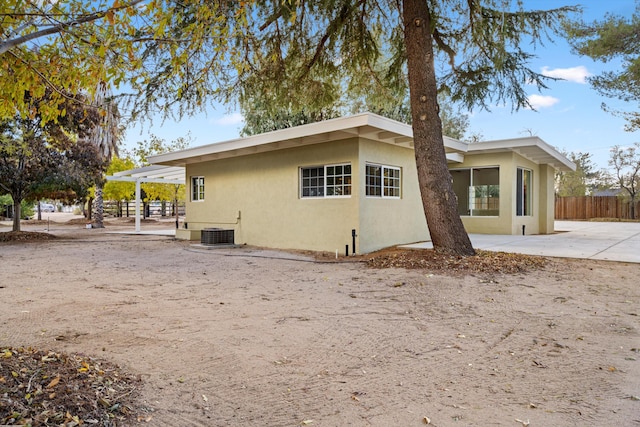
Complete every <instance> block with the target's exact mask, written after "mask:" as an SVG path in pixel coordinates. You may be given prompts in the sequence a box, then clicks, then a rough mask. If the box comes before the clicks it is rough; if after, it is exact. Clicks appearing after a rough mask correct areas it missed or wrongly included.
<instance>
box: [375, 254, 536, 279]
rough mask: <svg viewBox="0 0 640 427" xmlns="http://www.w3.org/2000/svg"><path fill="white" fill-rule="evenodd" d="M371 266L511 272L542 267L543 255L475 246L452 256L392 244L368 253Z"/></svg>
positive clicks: (451, 271) (453, 271)
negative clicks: (463, 254) (472, 250)
mask: <svg viewBox="0 0 640 427" xmlns="http://www.w3.org/2000/svg"><path fill="white" fill-rule="evenodd" d="M366 262H367V265H368V266H369V267H372V268H407V269H424V270H428V271H433V272H438V273H445V274H451V273H453V274H469V273H486V274H513V273H521V272H524V271H530V270H536V269H539V268H542V267H544V265H545V264H546V262H547V260H546V258H543V257H539V256H531V255H522V254H514V253H507V252H492V251H483V250H476V255H474V256H467V257H461V256H452V255H445V254H441V253H438V252H436V251H434V250H433V249H400V248H392V249H386V250H382V251H379V252H374V253H372V254H370V255H368V256H367V258H366Z"/></svg>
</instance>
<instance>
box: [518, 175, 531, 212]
mask: <svg viewBox="0 0 640 427" xmlns="http://www.w3.org/2000/svg"><path fill="white" fill-rule="evenodd" d="M525 172H526V173H528V177H529V179H528V180H527V181H528V182H525ZM515 199H516V216H518V217H521V216H533V170H532V169H528V168H522V167H518V168H516V197H515Z"/></svg>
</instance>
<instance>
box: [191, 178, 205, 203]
mask: <svg viewBox="0 0 640 427" xmlns="http://www.w3.org/2000/svg"><path fill="white" fill-rule="evenodd" d="M191 201H192V202H203V201H204V176H192V177H191Z"/></svg>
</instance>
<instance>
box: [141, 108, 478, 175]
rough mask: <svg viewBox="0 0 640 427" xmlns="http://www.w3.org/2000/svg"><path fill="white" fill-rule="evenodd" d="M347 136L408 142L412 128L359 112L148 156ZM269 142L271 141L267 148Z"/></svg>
mask: <svg viewBox="0 0 640 427" xmlns="http://www.w3.org/2000/svg"><path fill="white" fill-rule="evenodd" d="M349 136H354V137H356V136H359V137H363V138H369V139H374V140H385V142H389V143H395V144H399V143H403V144H406V143H407V142H409V146H412V144H413V129H412V127H411V126H410V125H407V124H405V123H401V122H398V121H396V120H392V119H388V118H386V117H382V116H379V115H377V114H373V113H362V114H357V115H355V116H349V117H339V118H336V119H331V120H325V121H322V122H316V123H310V124H306V125H302V126H296V127H291V128H287V129H280V130H276V131H272V132H267V133H263V134H259V135H252V136H248V137H245V138H237V139H232V140H229V141H223V142H217V143H213V144H207V145H202V146H199V147H193V148H188V149H185V150H180V151H174V152H171V153H166V154H160V155H156V156H150V157H149V159H148V160H149V161H150V162H151V163H154V164H159V165H179V166H184V165H186V164H187V163H194V162H198V161H201V159H204V158H209V159H214V158H215V157H213V156H215V155H216V154H222V153H229V152H234V151H235V153H234V154H233V155H246V154H252V153H256V152H259V151H260V149H259V147H262V150H263V151H264V150H267V149H271V150H274V149H281V148H290V147H295V146H303V145H308V144H316V143H323V142H327V141H329V140H339V139H344V138H347V137H349ZM444 143H445V148H446V149H447V151H454V152H465V151H466V150H467V146H468V144H467V143H464V142H460V141H457V140H455V139H452V138H448V137H445V140H444ZM269 144H272V145H271V147H269V148H268V147H267V146H268V145H269ZM238 150H242V151H238Z"/></svg>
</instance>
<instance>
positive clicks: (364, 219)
mask: <svg viewBox="0 0 640 427" xmlns="http://www.w3.org/2000/svg"><path fill="white" fill-rule="evenodd" d="M367 163H374V164H380V165H385V166H394V167H399V168H400V170H401V183H402V184H401V197H400V198H399V199H393V198H381V197H367V196H366V189H365V185H364V179H365V178H364V177H365V169H366V164H367ZM358 175H359V176H360V177H362V178H361V180H360V182H362V185H359V186H358V192H359V201H360V225H359V228H358V236H359V245H360V248H359V249H358V251H359V252H362V253H367V252H372V251H375V250H377V249H381V248H384V247H388V246H393V245H397V244H402V243H413V242H419V241H425V240H428V239H429V230H428V228H427V222H426V220H425V217H424V210H423V208H422V200H421V198H420V189H419V186H418V175H417V171H416V161H415V156H414V152H413V150H411V149H408V148H404V147H399V146H394V145H390V144H380V143H376V142H374V141H370V140H362V141H361V144H360V162H359V164H358Z"/></svg>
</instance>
